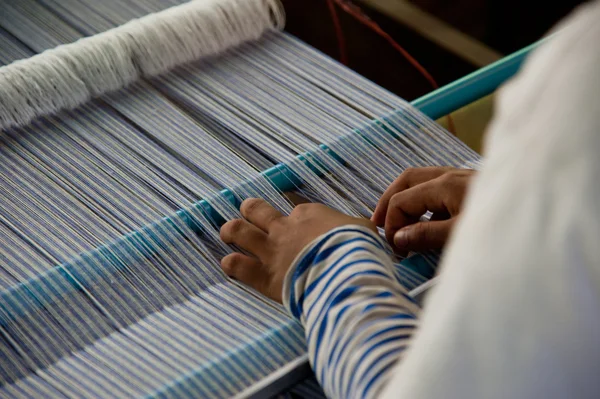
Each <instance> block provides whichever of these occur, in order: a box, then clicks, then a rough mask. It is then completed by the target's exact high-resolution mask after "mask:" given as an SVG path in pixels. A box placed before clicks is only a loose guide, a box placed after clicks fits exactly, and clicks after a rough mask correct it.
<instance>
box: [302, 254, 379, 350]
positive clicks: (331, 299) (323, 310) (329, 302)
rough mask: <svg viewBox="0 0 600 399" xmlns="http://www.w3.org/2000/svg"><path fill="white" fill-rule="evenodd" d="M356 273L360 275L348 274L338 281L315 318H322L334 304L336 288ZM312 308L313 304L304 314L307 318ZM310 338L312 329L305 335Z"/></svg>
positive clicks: (354, 276)
mask: <svg viewBox="0 0 600 399" xmlns="http://www.w3.org/2000/svg"><path fill="white" fill-rule="evenodd" d="M357 262H358V261H357ZM361 273H362V272H361ZM365 273H369V271H366V272H365ZM357 275H360V274H358V273H356V274H353V275H351V276H348V277H346V278H345V279H344V280H342V281H340V282H339V283H338V284H337V288H336V289H335V290H333V292H331V293H330V294H329V295H328V296H327V298H326V299H325V305H324V306H323V307H322V308H321V309H320V311H319V314H318V315H317V320H321V319H323V313H326V312H328V311H329V308H330V307H331V306H333V305H334V299H335V297H336V296H337V295H338V294H337V291H338V289H339V288H340V287H342V286H344V284H346V282H348V280H351V279H354V278H356V276H357ZM352 288H354V289H359V288H360V287H359V286H355V287H352ZM335 304H337V302H336V303H335ZM314 308H315V307H314V306H313V307H311V308H310V309H309V310H308V311H307V312H306V316H307V318H308V317H310V314H311V313H312V311H313V309H314ZM311 339H312V330H311V331H309V332H308V337H307V340H308V341H309V342H310V340H311Z"/></svg>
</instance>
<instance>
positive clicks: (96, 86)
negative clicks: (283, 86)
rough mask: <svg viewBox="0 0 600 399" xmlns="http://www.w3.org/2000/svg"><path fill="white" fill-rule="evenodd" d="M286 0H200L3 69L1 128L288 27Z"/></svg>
mask: <svg viewBox="0 0 600 399" xmlns="http://www.w3.org/2000/svg"><path fill="white" fill-rule="evenodd" d="M284 21H285V16H284V12H283V7H282V5H281V3H280V2H279V0H194V1H191V2H189V3H185V4H182V5H180V6H176V7H171V8H169V9H167V10H165V11H161V12H159V13H156V14H151V15H148V16H145V17H143V18H140V19H136V20H132V21H130V22H128V23H126V24H124V25H122V26H119V27H117V28H115V29H111V30H109V31H106V32H103V33H101V34H98V35H95V36H92V37H87V38H84V39H80V40H78V41H77V42H75V43H71V44H67V45H63V46H59V47H56V48H54V49H51V50H48V51H45V52H43V53H41V54H39V55H36V56H34V57H31V58H28V59H25V60H20V61H16V62H13V63H12V64H10V65H7V66H5V67H2V68H0V129H5V128H9V127H12V126H22V125H25V124H27V123H28V122H30V121H31V120H32V119H34V118H37V117H39V116H43V115H50V114H53V113H55V112H57V111H60V110H61V109H73V108H75V107H77V106H78V105H80V104H83V103H85V102H87V101H88V100H90V99H91V98H93V97H98V96H100V95H102V94H104V93H107V92H110V91H114V90H117V89H120V88H122V87H124V86H127V85H128V84H130V83H132V82H134V81H136V80H137V79H138V78H140V77H152V76H156V75H159V74H161V73H164V72H166V71H168V70H170V69H172V68H174V67H176V66H178V65H181V64H184V63H187V62H191V61H195V60H198V59H200V58H203V57H207V56H211V55H215V54H218V53H221V52H223V51H225V50H227V49H228V48H230V47H233V46H236V45H239V44H241V43H243V42H246V41H251V40H256V39H258V38H259V37H260V36H261V35H262V34H263V33H265V32H266V31H268V30H272V29H281V28H283V25H284Z"/></svg>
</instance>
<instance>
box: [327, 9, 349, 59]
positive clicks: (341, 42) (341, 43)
mask: <svg viewBox="0 0 600 399" xmlns="http://www.w3.org/2000/svg"><path fill="white" fill-rule="evenodd" d="M327 5H328V6H329V12H330V13H331V19H332V20H333V26H334V27H335V35H336V37H337V42H338V48H339V55H340V62H341V63H342V64H344V65H346V66H347V65H348V53H347V52H346V40H345V38H344V32H343V31H342V25H341V24H340V19H339V18H338V15H337V11H336V10H335V4H333V0H327Z"/></svg>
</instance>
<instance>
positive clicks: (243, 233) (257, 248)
mask: <svg viewBox="0 0 600 399" xmlns="http://www.w3.org/2000/svg"><path fill="white" fill-rule="evenodd" d="M221 240H223V242H225V243H226V244H235V245H237V246H238V247H240V248H242V249H244V250H246V251H248V252H250V253H251V254H253V255H255V256H256V257H258V258H259V259H263V260H264V258H265V257H266V256H267V251H266V250H267V245H266V244H267V233H265V232H264V231H262V230H261V229H259V228H258V227H256V226H255V225H253V224H252V223H250V222H247V221H246V220H243V219H234V220H230V221H229V222H227V223H225V224H224V225H223V226H222V227H221Z"/></svg>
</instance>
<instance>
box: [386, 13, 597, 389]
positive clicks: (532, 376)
mask: <svg viewBox="0 0 600 399" xmlns="http://www.w3.org/2000/svg"><path fill="white" fill-rule="evenodd" d="M515 12H517V11H515ZM561 27H563V28H564V29H562V31H561V32H560V33H558V34H557V35H556V36H555V37H554V38H552V39H551V40H550V41H549V42H548V43H547V44H545V45H543V46H542V47H541V48H540V49H539V50H537V51H535V53H534V54H533V55H532V56H531V57H530V59H529V60H528V62H527V63H526V65H525V66H524V68H523V69H522V71H521V72H520V73H519V75H518V76H517V77H516V78H515V79H514V80H513V81H511V82H510V83H509V84H508V85H507V86H505V87H504V88H503V89H502V90H501V92H500V95H499V99H498V104H497V109H496V116H495V120H494V121H493V123H492V125H491V127H490V129H489V132H488V137H487V142H486V147H485V154H484V155H485V162H484V163H483V166H482V168H481V171H480V173H479V175H478V177H477V178H476V180H475V181H474V183H473V185H472V187H471V190H470V193H469V196H468V199H467V202H466V206H465V210H464V213H463V216H462V220H461V222H460V223H459V225H458V226H457V228H456V230H455V232H454V234H453V237H452V239H451V241H450V243H449V246H448V248H447V252H446V257H445V259H444V261H443V262H442V266H441V267H442V269H441V278H440V283H439V285H438V286H437V288H435V289H434V291H433V292H432V294H431V295H430V297H429V298H428V300H427V301H426V304H425V309H424V311H423V312H422V315H421V316H422V319H421V327H420V330H419V331H418V333H417V334H416V336H415V338H414V342H413V345H412V346H411V347H410V348H409V349H408V350H407V351H406V352H405V354H404V358H403V361H401V362H400V363H399V364H398V365H397V366H396V369H395V370H394V374H393V375H392V377H391V378H390V383H389V385H388V386H387V388H386V391H385V393H384V395H383V397H385V398H398V397H402V398H409V399H420V398H427V399H433V398H597V397H600V2H594V3H591V4H588V5H586V6H584V7H583V8H580V9H579V10H578V11H577V12H576V13H575V14H574V15H572V16H571V17H570V18H569V19H568V20H567V22H565V23H563V24H561Z"/></svg>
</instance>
